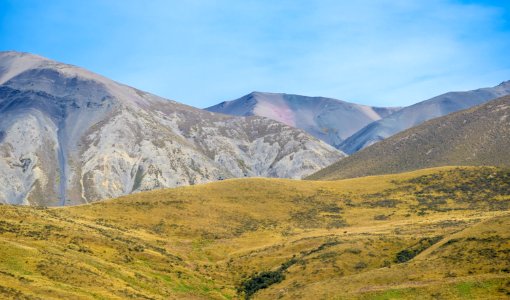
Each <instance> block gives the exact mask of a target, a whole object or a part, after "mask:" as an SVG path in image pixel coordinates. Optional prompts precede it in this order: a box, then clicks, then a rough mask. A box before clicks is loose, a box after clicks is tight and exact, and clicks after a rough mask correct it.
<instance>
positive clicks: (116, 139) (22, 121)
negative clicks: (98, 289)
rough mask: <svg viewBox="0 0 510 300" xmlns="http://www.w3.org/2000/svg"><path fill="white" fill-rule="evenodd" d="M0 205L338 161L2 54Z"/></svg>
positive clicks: (84, 198)
mask: <svg viewBox="0 0 510 300" xmlns="http://www.w3.org/2000/svg"><path fill="white" fill-rule="evenodd" d="M0 153H1V154H2V155H1V156H0V202H4V203H14V204H33V205H66V204H78V203H85V202H89V201H95V200H100V199H104V198H110V197H115V196H120V195H124V194H129V193H131V192H136V191H143V190H152V189H157V188H163V187H174V186H179V185H188V184H195V183H201V182H207V181H211V180H218V179H222V178H229V177H244V176H266V177H288V178H300V177H302V176H304V175H308V174H310V173H313V172H315V171H317V170H319V169H320V168H322V167H324V166H327V165H328V164H330V163H332V162H334V161H335V160H337V159H339V158H341V157H343V156H344V154H343V153H342V152H340V151H338V150H336V149H334V148H333V147H331V146H329V145H327V144H325V143H323V142H321V141H319V140H317V139H315V138H313V137H311V136H309V135H307V134H306V133H305V132H303V131H301V130H297V129H294V128H292V127H289V126H286V125H284V124H281V123H278V122H275V121H272V120H269V119H265V118H260V117H249V118H242V117H231V116H225V115H221V114H214V113H211V112H207V111H203V110H200V109H196V108H193V107H189V106H186V105H183V104H179V103H177V102H173V101H169V100H166V99H163V98H160V97H157V96H155V95H152V94H149V93H145V92H142V91H140V90H137V89H134V88H131V87H129V86H125V85H122V84H119V83H117V82H114V81H112V80H109V79H107V78H104V77H102V76H99V75H97V74H94V73H91V72H89V71H86V70H84V69H81V68H78V67H75V66H71V65H67V64H62V63H58V62H55V61H51V60H48V59H45V58H43V57H39V56H36V55H31V54H26V53H17V52H0Z"/></svg>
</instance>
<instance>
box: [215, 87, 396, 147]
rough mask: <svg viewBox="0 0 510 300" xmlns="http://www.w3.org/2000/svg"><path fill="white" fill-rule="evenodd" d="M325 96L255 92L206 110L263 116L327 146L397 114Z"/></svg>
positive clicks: (389, 110) (392, 108) (334, 144)
mask: <svg viewBox="0 0 510 300" xmlns="http://www.w3.org/2000/svg"><path fill="white" fill-rule="evenodd" d="M399 109H400V108H399V107H371V106H366V105H360V104H355V103H349V102H345V101H341V100H336V99H331V98H324V97H307V96H301V95H292V94H281V93H261V92H253V93H250V94H248V95H246V96H243V97H241V98H239V99H237V100H232V101H225V102H222V103H220V104H217V105H214V106H211V107H209V108H206V110H208V111H212V112H219V113H224V114H228V115H235V116H261V117H266V118H269V119H273V120H276V121H278V122H282V123H284V124H287V125H289V126H292V127H296V128H300V129H303V130H304V131H306V132H308V133H309V134H311V135H313V136H315V137H316V138H319V139H321V140H323V141H325V142H326V143H328V144H330V145H333V146H335V147H338V146H339V145H340V143H341V142H342V141H343V140H345V139H346V138H348V137H349V136H351V135H352V134H354V133H356V132H357V131H358V130H360V129H361V128H363V127H364V126H366V125H368V124H370V123H372V122H374V121H377V120H380V119H381V118H384V117H387V116H389V115H391V114H392V113H393V112H395V111H398V110H399Z"/></svg>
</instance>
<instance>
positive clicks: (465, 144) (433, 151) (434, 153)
mask: <svg viewBox="0 0 510 300" xmlns="http://www.w3.org/2000/svg"><path fill="white" fill-rule="evenodd" d="M508 149H510V96H506V97H502V98H500V99H497V100H494V101H490V102H488V103H486V104H483V105H481V106H477V107H473V108H471V109H468V110H464V111H460V112H457V113H454V114H451V115H448V116H444V117H441V118H437V119H434V120H430V121H428V122H426V123H424V124H422V125H420V126H417V127H414V128H411V129H409V130H406V131H404V132H401V133H399V134H397V135H395V136H393V137H391V138H388V139H386V140H384V141H382V142H380V143H377V144H375V145H372V146H370V147H368V148H366V149H364V150H362V151H360V152H358V153H356V154H354V155H351V156H349V157H347V158H345V159H341V160H340V161H338V162H336V163H334V164H333V165H331V166H329V167H327V168H325V169H323V170H321V171H319V172H317V173H315V174H313V175H311V176H310V177H308V178H309V179H321V180H332V179H341V178H350V177H359V176H367V175H377V174H388V173H399V172H405V171H410V170H416V169H422V168H430V167H437V166H448V165H474V166H476V165H492V166H507V167H508V166H510V151H508Z"/></svg>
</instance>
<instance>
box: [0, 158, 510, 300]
mask: <svg viewBox="0 0 510 300" xmlns="http://www.w3.org/2000/svg"><path fill="white" fill-rule="evenodd" d="M268 207H270V209H268ZM509 210H510V173H509V172H508V170H502V169H497V168H490V167H461V168H456V167H444V168H435V169H426V170H419V171H414V172H410V173H403V174H396V175H384V176H372V177H365V178H357V179H348V180H341V181H299V180H288V179H263V178H255V179H250V178H248V179H229V180H225V181H220V182H214V183H209V184H204V185H196V186H188V187H180V188H174V189H165V190H158V191H150V192H143V193H137V194H133V195H128V196H124V197H121V198H118V199H113V200H107V201H101V202H96V203H93V204H86V205H80V206H73V207H60V208H45V207H27V206H11V205H0V215H2V219H1V220H0V295H1V298H3V299H41V298H42V299H63V298H65V299H128V298H134V299H239V298H253V299H275V298H281V299H298V298H301V299H331V298H339V299H340V298H341V299H417V298H420V299H438V298H440V299H466V298H480V297H481V296H483V297H484V298H485V299H502V298H505V297H508V295H510V263H509V262H510V252H509V249H510V230H509V228H510V214H509V212H510V211H509Z"/></svg>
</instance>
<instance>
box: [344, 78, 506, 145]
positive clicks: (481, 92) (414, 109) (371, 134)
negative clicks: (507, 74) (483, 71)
mask: <svg viewBox="0 0 510 300" xmlns="http://www.w3.org/2000/svg"><path fill="white" fill-rule="evenodd" d="M508 94H510V80H509V81H503V82H502V83H500V84H498V85H496V86H494V87H489V88H479V89H475V90H471V91H464V92H448V93H445V94H441V95H438V96H436V97H433V98H430V99H428V100H424V101H421V102H418V103H415V104H413V105H410V106H407V107H404V108H402V109H401V110H399V111H397V112H395V113H394V114H392V115H389V116H387V117H385V118H382V119H381V120H377V121H374V122H373V123H371V124H368V125H367V126H365V127H364V128H362V129H360V130H359V131H358V132H356V133H355V134H353V135H352V136H350V137H349V138H347V139H346V140H344V141H343V142H342V143H341V145H339V147H338V148H339V149H341V150H342V151H344V152H345V153H347V154H353V153H355V152H357V151H359V150H361V149H363V148H365V147H368V146H370V145H372V144H374V143H377V142H379V141H382V140H384V139H386V138H388V137H390V136H392V135H394V134H396V133H399V132H401V131H403V130H405V129H408V128H411V127H414V126H417V125H419V124H421V123H423V122H425V121H428V120H430V119H433V118H437V117H441V116H444V115H447V114H450V113H453V112H456V111H459V110H462V109H467V108H470V107H473V106H476V105H479V104H482V103H485V102H487V101H490V100H494V99H496V98H499V97H502V96H506V95H508Z"/></svg>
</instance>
